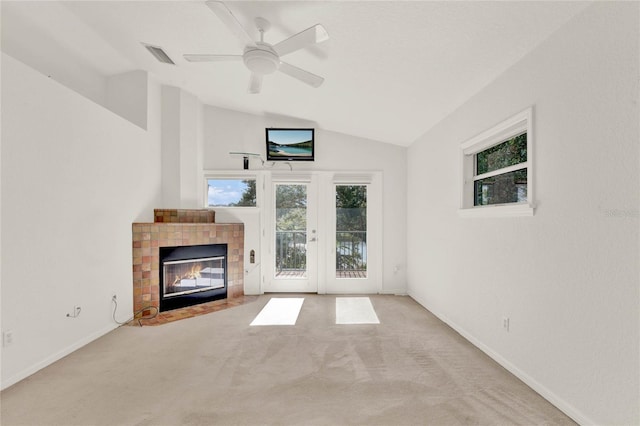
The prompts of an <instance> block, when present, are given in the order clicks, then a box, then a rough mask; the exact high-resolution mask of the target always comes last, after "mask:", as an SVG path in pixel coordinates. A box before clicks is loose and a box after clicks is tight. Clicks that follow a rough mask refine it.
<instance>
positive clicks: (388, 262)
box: [203, 106, 407, 293]
mask: <svg viewBox="0 0 640 426" xmlns="http://www.w3.org/2000/svg"><path fill="white" fill-rule="evenodd" d="M265 127H315V128H316V135H315V137H316V148H315V149H316V152H315V161H314V162H299V163H291V164H292V167H293V169H294V171H295V170H325V171H330V170H338V171H352V170H368V171H382V173H383V181H384V184H383V206H384V211H383V244H384V253H383V259H384V263H383V281H382V292H384V293H405V292H406V258H405V254H406V251H405V247H406V244H405V236H406V226H405V218H406V214H405V212H406V210H405V209H406V161H407V160H406V148H404V147H400V146H396V145H390V144H385V143H381V142H377V141H372V140H368V139H362V138H357V137H354V136H349V135H344V134H341V133H336V132H329V131H325V130H323V129H322V128H320V126H318V125H316V124H314V123H313V122H309V121H303V120H297V119H293V118H286V117H281V116H275V115H273V116H258V115H252V114H245V113H240V112H237V111H231V110H227V109H222V108H216V107H211V106H207V107H205V111H204V160H203V164H204V169H205V170H238V171H240V170H242V158H241V157H233V156H231V155H229V152H232V151H234V152H237V151H241V152H252V153H258V154H260V155H261V156H262V158H265V154H266V152H265V149H266V148H265V134H264V133H265ZM250 167H251V169H255V170H259V169H262V166H261V163H260V161H259V160H256V159H251V164H250ZM273 170H278V171H286V170H289V167H288V166H287V165H285V164H277V165H276V166H275V168H274V169H273ZM319 214H320V215H323V212H319ZM245 232H259V227H258V228H257V229H256V230H255V231H254V230H252V229H249V230H247V228H245ZM251 238H253V237H251Z"/></svg>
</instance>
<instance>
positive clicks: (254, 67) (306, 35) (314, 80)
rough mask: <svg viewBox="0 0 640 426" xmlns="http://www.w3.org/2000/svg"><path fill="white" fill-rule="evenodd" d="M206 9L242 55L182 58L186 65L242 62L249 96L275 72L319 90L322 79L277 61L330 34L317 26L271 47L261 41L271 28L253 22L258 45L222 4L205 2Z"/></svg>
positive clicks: (261, 21)
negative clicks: (241, 48) (240, 48)
mask: <svg viewBox="0 0 640 426" xmlns="http://www.w3.org/2000/svg"><path fill="white" fill-rule="evenodd" d="M206 5H207V6H208V7H209V9H211V10H212V11H213V12H214V13H215V14H216V15H217V16H218V18H220V20H221V21H222V22H223V23H224V24H225V25H226V27H227V28H228V29H229V30H230V31H231V32H232V33H233V34H234V35H235V36H236V37H237V38H238V40H239V41H240V42H241V43H242V45H243V46H244V53H243V54H242V55H208V54H188V55H183V56H184V58H185V59H186V60H187V61H189V62H218V61H239V60H242V61H243V62H244V64H245V66H246V67H247V68H248V69H249V71H251V78H250V80H249V90H248V91H249V93H260V89H261V88H262V77H263V76H265V75H267V74H271V73H273V72H275V71H280V72H282V73H284V74H286V75H288V76H290V77H293V78H295V79H297V80H300V81H302V82H303V83H306V84H308V85H310V86H312V87H319V86H320V85H321V84H322V82H323V81H324V78H322V77H320V76H318V75H315V74H313V73H310V72H309V71H305V70H303V69H301V68H298V67H295V66H293V65H291V64H288V63H286V62H282V61H281V60H280V57H281V56H284V55H287V54H289V53H292V52H295V51H296V50H300V49H304V48H305V47H309V46H311V45H313V44H316V43H320V42H323V41H325V40H328V39H329V34H327V31H326V30H325V29H324V27H323V26H322V25H320V24H316V25H314V26H312V27H311V28H307V29H306V30H304V31H302V32H299V33H298V34H295V35H293V36H291V37H289V38H287V39H285V40H283V41H281V42H279V43H277V44H275V45H272V44H269V43H267V42H265V41H264V33H265V32H266V31H268V30H269V28H270V27H271V24H270V23H269V21H267V20H266V19H264V18H256V19H255V23H256V26H257V27H258V31H259V32H260V41H254V40H253V39H252V38H251V37H250V36H249V34H248V33H247V31H246V30H245V29H244V28H243V27H242V25H240V22H238V20H237V19H236V17H235V16H234V15H233V13H231V11H230V10H229V8H227V6H226V5H225V4H224V3H222V2H221V1H207V2H206Z"/></svg>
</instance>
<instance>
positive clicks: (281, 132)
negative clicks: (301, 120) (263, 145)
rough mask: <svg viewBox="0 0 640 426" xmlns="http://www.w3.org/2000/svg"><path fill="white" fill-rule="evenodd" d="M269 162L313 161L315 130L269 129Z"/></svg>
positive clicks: (267, 135)
mask: <svg viewBox="0 0 640 426" xmlns="http://www.w3.org/2000/svg"><path fill="white" fill-rule="evenodd" d="M265 130H266V140H267V161H313V160H314V153H315V151H314V149H315V146H314V144H315V141H314V139H315V138H314V129H282V128H280V129H277V128H267V129H265Z"/></svg>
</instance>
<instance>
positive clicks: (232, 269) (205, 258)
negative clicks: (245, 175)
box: [132, 209, 244, 318]
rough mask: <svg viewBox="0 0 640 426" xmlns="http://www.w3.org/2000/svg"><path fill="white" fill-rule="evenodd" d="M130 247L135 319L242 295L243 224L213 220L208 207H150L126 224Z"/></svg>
mask: <svg viewBox="0 0 640 426" xmlns="http://www.w3.org/2000/svg"><path fill="white" fill-rule="evenodd" d="M132 248H133V249H132V252H133V309H134V312H139V311H142V312H140V313H139V314H138V315H136V318H140V317H141V316H144V315H147V314H149V313H151V310H152V309H151V307H154V308H158V310H160V311H165V310H170V309H175V308H178V307H183V306H188V305H193V304H197V303H204V302H208V301H211V300H216V299H222V298H229V299H231V298H236V297H239V296H243V295H244V273H243V271H244V224H241V223H215V213H214V212H213V211H211V210H178V209H156V210H154V222H153V223H134V224H133V225H132ZM145 308H149V310H145Z"/></svg>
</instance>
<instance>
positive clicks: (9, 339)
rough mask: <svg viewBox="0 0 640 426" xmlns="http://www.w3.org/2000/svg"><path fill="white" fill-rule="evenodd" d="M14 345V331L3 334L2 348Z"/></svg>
mask: <svg viewBox="0 0 640 426" xmlns="http://www.w3.org/2000/svg"><path fill="white" fill-rule="evenodd" d="M12 343H13V331H12V330H7V331H4V332H3V333H2V346H4V347H7V346H9V345H11V344H12Z"/></svg>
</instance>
